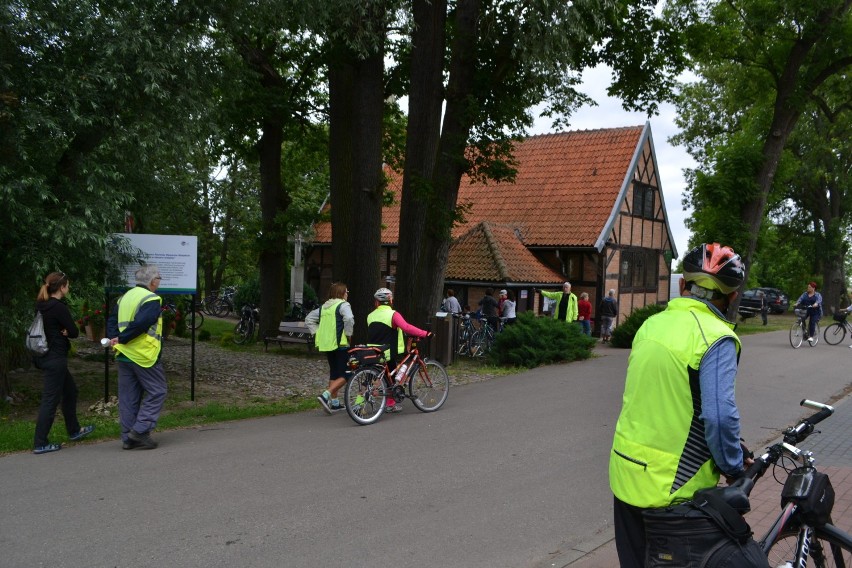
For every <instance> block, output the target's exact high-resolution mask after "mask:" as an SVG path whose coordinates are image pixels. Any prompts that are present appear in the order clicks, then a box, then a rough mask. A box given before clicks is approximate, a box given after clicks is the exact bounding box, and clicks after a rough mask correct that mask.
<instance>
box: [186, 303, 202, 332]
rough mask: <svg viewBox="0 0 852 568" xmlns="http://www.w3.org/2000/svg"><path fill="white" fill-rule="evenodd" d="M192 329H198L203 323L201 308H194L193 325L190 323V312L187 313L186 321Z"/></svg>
mask: <svg viewBox="0 0 852 568" xmlns="http://www.w3.org/2000/svg"><path fill="white" fill-rule="evenodd" d="M186 323H187V325H188V326H189V327H191V328H192V329H198V328H200V327H201V326H202V325H204V312H202V311H201V309H200V308H199V309H197V310H195V325H192V314H189V320H188V321H187V322H186Z"/></svg>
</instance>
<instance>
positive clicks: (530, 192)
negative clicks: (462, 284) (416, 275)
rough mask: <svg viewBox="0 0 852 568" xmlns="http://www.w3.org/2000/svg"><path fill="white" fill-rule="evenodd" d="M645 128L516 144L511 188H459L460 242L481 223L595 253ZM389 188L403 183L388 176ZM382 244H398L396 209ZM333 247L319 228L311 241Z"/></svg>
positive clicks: (526, 239)
mask: <svg viewBox="0 0 852 568" xmlns="http://www.w3.org/2000/svg"><path fill="white" fill-rule="evenodd" d="M645 128H646V127H645V126H630V127H624V128H607V129H601V130H580V131H575V132H562V133H557V134H545V135H540V136H531V137H529V138H526V139H524V140H521V141H519V142H517V143H516V144H515V150H514V157H515V160H516V162H517V166H516V168H517V172H518V173H517V175H516V177H515V181H514V183H510V182H503V183H493V182H492V183H490V184H488V185H484V184H481V183H473V184H472V183H470V180H469V179H467V178H465V179H463V180H462V183H461V186H460V187H459V198H458V203H459V204H460V205H461V204H470V206H471V208H470V211H469V212H468V214H467V217H466V221H467V222H466V223H464V224H461V225H459V226H457V227H455V228H454V230H453V236H454V237H459V236H461V235H462V234H464V233H466V232H467V231H470V229H471V227H473V226H475V225H476V224H478V223H481V222H483V221H488V222H489V223H494V224H499V225H512V226H514V227H516V228H518V229H519V230H520V232H521V238H522V240H523V243H524V244H525V245H526V246H528V247H529V246H544V247H563V246H564V247H574V246H582V247H591V246H594V245H595V244H596V242H597V241H598V238H599V237H600V236H601V233H602V232H603V230H604V228H605V226H606V224H607V220H608V219H609V218H610V215H611V214H613V211H614V209H615V208H616V207H618V206H620V203H619V202H618V201H619V195H620V192H621V191H622V189H623V187H624V184H625V180H626V178H627V176H628V175H630V173H632V170H631V165H632V162H633V158H634V156H635V155H636V153H637V151H638V149H639V146H640V144H641V143H642V141H643V132H644V131H645ZM390 175H391V181H390V184H389V186H390V187H391V188H394V187H396V188H399V187H400V186H401V179H402V176H401V175H400V174H395V173H393V172H391V173H390ZM382 218H383V229H382V242H383V243H384V244H396V243H398V242H399V203H398V199H397V203H395V204H394V205H391V206H389V207H386V208H385V209H384V210H383V215H382ZM314 241H315V242H318V243H328V242H331V226H330V223H323V224H319V225H317V226H316V236H315V239H314Z"/></svg>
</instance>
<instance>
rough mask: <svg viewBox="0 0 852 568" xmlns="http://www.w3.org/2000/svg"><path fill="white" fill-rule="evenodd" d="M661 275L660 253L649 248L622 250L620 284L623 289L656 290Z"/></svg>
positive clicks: (634, 290)
mask: <svg viewBox="0 0 852 568" xmlns="http://www.w3.org/2000/svg"><path fill="white" fill-rule="evenodd" d="M659 275H660V267H659V255H658V254H657V252H656V251H653V250H648V249H634V250H624V251H622V252H621V270H620V272H619V286H620V287H621V289H622V290H623V291H629V292H654V291H656V290H657V286H658V280H659Z"/></svg>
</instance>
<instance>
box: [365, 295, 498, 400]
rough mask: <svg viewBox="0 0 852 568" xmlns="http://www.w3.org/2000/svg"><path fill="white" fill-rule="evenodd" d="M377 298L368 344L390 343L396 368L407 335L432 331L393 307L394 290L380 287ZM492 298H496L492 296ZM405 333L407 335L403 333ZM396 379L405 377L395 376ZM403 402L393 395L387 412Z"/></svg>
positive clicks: (388, 355)
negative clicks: (424, 328) (420, 326)
mask: <svg viewBox="0 0 852 568" xmlns="http://www.w3.org/2000/svg"><path fill="white" fill-rule="evenodd" d="M373 298H374V299H375V300H376V309H374V310H373V311H372V312H370V313H369V314H368V315H367V345H371V346H374V347H378V346H380V345H389V346H390V348H389V349H387V350H386V351H385V358H386V359H387V361H388V368H389V369H391V370H394V369H396V366H397V364H398V363H399V361H400V359H401V357H402V356H404V355H405V353H406V351H405V335H411V336H413V337H430V336H431V335H432V333H431V332H429V331H426V330H423V329H420V328H419V327H416V326H413V325H411V324H410V323H408V322H407V321H405V318H404V317H402V314H401V313H399V312H398V311H396V310H395V309H393V292H392V291H391V290H389V289H388V288H379V289H378V290H376V293H375V294H373ZM491 299H492V300H493V299H494V298H491ZM403 334H405V335H403ZM395 380H396V381H401V380H403V377H395ZM400 410H402V404H397V403H396V401H395V400H394V399H393V397H391V396H389V397H388V403H387V408H386V409H385V411H386V412H399V411H400Z"/></svg>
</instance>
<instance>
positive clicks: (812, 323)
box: [807, 310, 820, 337]
mask: <svg viewBox="0 0 852 568" xmlns="http://www.w3.org/2000/svg"><path fill="white" fill-rule="evenodd" d="M807 318H808V337H813V336H814V333H815V331H816V324H817V322H818V321H819V320H820V315H819V312H813V313H812V312H811V310H808V315H807Z"/></svg>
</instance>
